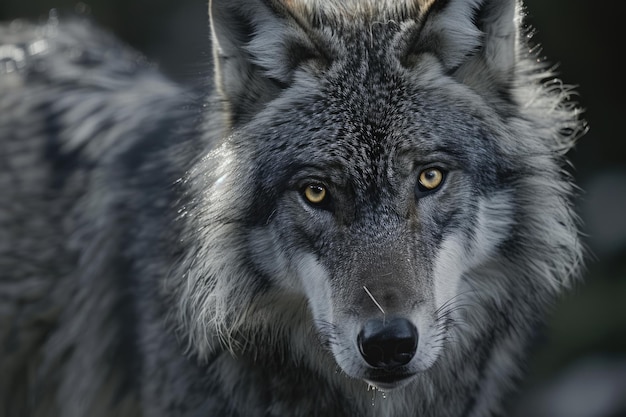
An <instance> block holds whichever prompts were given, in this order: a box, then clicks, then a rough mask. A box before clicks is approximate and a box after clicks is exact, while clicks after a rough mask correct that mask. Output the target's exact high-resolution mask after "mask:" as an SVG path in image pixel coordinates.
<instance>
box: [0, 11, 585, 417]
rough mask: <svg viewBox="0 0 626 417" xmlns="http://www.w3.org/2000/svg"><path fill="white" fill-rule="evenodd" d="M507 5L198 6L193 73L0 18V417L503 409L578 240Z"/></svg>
mask: <svg viewBox="0 0 626 417" xmlns="http://www.w3.org/2000/svg"><path fill="white" fill-rule="evenodd" d="M524 15H525V12H524V8H523V6H522V4H521V3H520V2H519V1H515V0H377V1H373V0H324V1H322V0H211V1H210V2H209V16H210V31H211V45H212V50H213V58H212V61H211V62H212V64H211V66H212V71H211V74H206V75H205V76H204V79H203V81H202V83H201V85H202V87H200V86H183V85H179V84H177V83H175V82H173V81H171V80H169V79H168V78H167V77H165V76H164V75H162V74H161V73H160V72H159V70H158V68H157V67H155V66H154V65H152V64H150V63H149V62H147V61H146V59H144V58H143V57H142V56H141V55H140V54H139V53H137V52H135V51H133V50H132V49H131V48H129V47H127V46H126V45H124V44H123V43H121V42H120V41H118V40H116V39H115V38H114V37H113V36H112V35H111V34H109V33H107V32H106V31H103V30H101V29H100V28H98V27H97V26H96V25H95V24H93V23H90V22H89V21H88V19H87V18H84V17H74V18H59V17H58V16H57V15H56V14H52V15H51V17H50V18H49V19H48V20H47V21H43V22H40V23H39V24H32V23H28V22H25V21H19V20H18V21H14V22H11V23H8V24H5V25H3V26H2V27H1V29H0V40H1V41H2V45H1V46H0V141H1V145H0V189H1V190H2V198H0V321H1V324H2V325H1V327H0V351H1V355H0V415H1V416H7V417H8V416H34V417H36V416H63V417H79V416H81V417H82V416H94V417H99V416H122V417H124V416H150V417H158V416H170V417H171V416H181V417H182V416H188V417H190V416H232V417H235V416H264V417H270V416H321V415H324V416H328V417H331V416H332V417H334V416H389V417H393V416H404V417H406V416H420V417H489V416H492V417H493V416H502V415H504V413H505V412H506V410H507V404H508V403H509V401H510V399H511V398H512V395H513V393H514V392H515V386H516V383H517V382H518V381H519V379H520V378H521V377H522V376H523V370H524V363H525V361H526V358H527V356H528V354H529V353H530V352H531V349H532V346H533V344H534V340H535V339H536V335H537V334H538V331H540V329H541V328H542V323H544V321H545V319H546V315H547V314H549V311H550V308H551V306H552V305H553V303H554V301H555V300H556V299H557V298H558V297H560V296H561V294H563V293H564V291H565V290H567V288H569V287H571V285H572V284H573V283H575V282H576V280H577V278H578V277H579V275H580V269H581V265H582V259H583V252H584V251H583V249H582V245H581V242H580V237H579V232H578V228H579V221H578V219H577V217H576V215H575V212H574V209H573V203H574V200H575V197H576V193H577V191H576V187H575V186H574V184H573V180H572V175H571V174H570V170H569V168H568V161H567V156H566V153H567V152H568V151H569V150H570V149H571V148H572V147H573V145H574V143H575V140H576V139H577V138H578V137H579V136H581V134H582V133H583V132H584V130H585V125H584V122H583V121H582V118H581V116H580V112H581V111H580V109H579V108H578V105H577V104H576V103H575V102H574V100H573V99H572V95H573V91H572V89H571V88H570V87H568V86H566V85H563V84H562V83H561V82H560V81H558V79H557V78H555V74H554V72H553V70H552V68H551V67H550V66H549V65H548V64H547V63H546V62H545V61H544V60H542V59H539V57H538V52H537V49H536V48H534V47H533V46H532V45H530V43H529V42H530V41H529V40H528V38H529V36H528V35H529V33H530V30H529V29H528V28H527V27H526V26H525V23H524Z"/></svg>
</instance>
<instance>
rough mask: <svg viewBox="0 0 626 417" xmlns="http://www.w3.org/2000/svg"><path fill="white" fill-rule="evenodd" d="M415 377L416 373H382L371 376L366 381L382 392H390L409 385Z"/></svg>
mask: <svg viewBox="0 0 626 417" xmlns="http://www.w3.org/2000/svg"><path fill="white" fill-rule="evenodd" d="M414 376H415V374H414V373H411V374H407V373H402V374H398V373H384V374H382V373H381V374H376V375H372V376H369V377H368V378H365V381H366V382H367V383H368V384H370V385H373V386H375V387H376V388H378V389H380V390H383V391H388V390H392V389H396V388H400V387H402V386H404V385H406V384H408V383H409V382H410V381H411V379H412V378H413V377H414Z"/></svg>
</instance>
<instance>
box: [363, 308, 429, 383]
mask: <svg viewBox="0 0 626 417" xmlns="http://www.w3.org/2000/svg"><path fill="white" fill-rule="evenodd" d="M417 341H418V334H417V329H416V328H415V326H414V325H413V323H411V322H410V321H409V320H407V319H404V318H394V319H391V320H379V319H372V320H369V321H367V322H366V323H365V326H363V329H362V330H361V332H360V333H359V335H358V336H357V343H358V345H359V352H360V353H361V356H362V357H363V359H365V362H367V363H368V364H369V365H371V366H373V367H374V368H377V369H381V370H387V371H390V370H392V369H394V368H397V367H399V366H402V365H406V364H407V363H409V362H410V361H411V359H413V356H414V355H415V351H416V350H417Z"/></svg>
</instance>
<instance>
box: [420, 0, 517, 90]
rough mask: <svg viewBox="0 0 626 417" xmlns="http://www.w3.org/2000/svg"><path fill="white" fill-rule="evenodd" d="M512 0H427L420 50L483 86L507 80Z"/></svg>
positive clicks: (512, 49) (513, 28)
mask: <svg viewBox="0 0 626 417" xmlns="http://www.w3.org/2000/svg"><path fill="white" fill-rule="evenodd" d="M516 7H517V1H516V0H431V1H430V7H428V8H427V9H426V11H425V15H424V16H423V27H422V29H421V31H420V35H419V41H418V42H417V45H416V46H417V48H418V51H416V52H431V53H433V54H434V55H436V56H437V57H438V58H439V60H440V61H441V63H442V64H443V66H444V67H445V68H446V70H447V71H448V73H450V74H453V75H454V76H456V77H457V78H458V79H460V80H461V81H462V82H464V83H466V84H468V85H471V86H473V87H475V88H477V89H478V90H481V91H485V90H487V91H490V90H493V89H494V87H495V88H498V89H505V88H507V87H508V86H509V85H510V81H511V80H512V78H513V71H514V68H515V62H516V59H517V45H518V39H517V36H518V33H519V30H518V22H517V19H516Z"/></svg>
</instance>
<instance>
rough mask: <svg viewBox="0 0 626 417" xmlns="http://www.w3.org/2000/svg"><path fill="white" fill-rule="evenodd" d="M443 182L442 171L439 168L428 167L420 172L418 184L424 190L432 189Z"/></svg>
mask: <svg viewBox="0 0 626 417" xmlns="http://www.w3.org/2000/svg"><path fill="white" fill-rule="evenodd" d="M442 182H443V172H442V171H441V170H440V169H439V168H428V169H425V170H424V171H422V172H420V176H419V185H420V187H422V188H423V189H424V190H426V191H431V190H434V189H435V188H437V187H439V186H440V185H441V183H442Z"/></svg>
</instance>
